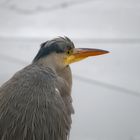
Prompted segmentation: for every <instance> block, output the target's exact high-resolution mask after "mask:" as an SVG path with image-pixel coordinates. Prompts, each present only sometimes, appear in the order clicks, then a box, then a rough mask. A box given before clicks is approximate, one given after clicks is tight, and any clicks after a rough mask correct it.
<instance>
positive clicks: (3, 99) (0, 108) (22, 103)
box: [0, 65, 71, 140]
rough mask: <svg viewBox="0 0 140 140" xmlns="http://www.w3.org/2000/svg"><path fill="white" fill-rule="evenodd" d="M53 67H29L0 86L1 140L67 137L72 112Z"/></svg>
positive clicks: (37, 139) (42, 139) (62, 138)
mask: <svg viewBox="0 0 140 140" xmlns="http://www.w3.org/2000/svg"><path fill="white" fill-rule="evenodd" d="M55 80H56V76H55V74H54V73H53V72H52V71H51V70H50V69H47V70H46V69H44V68H41V67H38V66H34V65H32V66H28V67H26V68H25V69H23V70H21V71H20V72H18V73H16V74H15V75H14V76H13V78H11V79H10V80H9V81H8V82H6V83H5V84H4V85H3V86H2V87H1V88H0V140H67V139H68V135H69V131H70V126H71V113H69V114H68V113H67V112H68V111H67V106H66V104H65V102H64V99H63V98H62V97H61V96H60V95H59V94H56V87H55V86H56V85H55Z"/></svg>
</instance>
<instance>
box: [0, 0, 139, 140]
mask: <svg viewBox="0 0 140 140" xmlns="http://www.w3.org/2000/svg"><path fill="white" fill-rule="evenodd" d="M139 26H140V1H139V0H57V1H56V0H40V1H39V0H0V85H1V84H2V83H4V82H5V81H6V80H8V79H9V78H10V77H11V76H12V75H13V74H14V73H15V72H16V71H18V70H20V69H22V68H23V67H24V66H26V65H28V64H30V63H31V61H32V59H33V58H34V56H35V55H36V53H37V51H38V49H39V47H40V44H41V43H42V42H44V41H46V40H48V39H51V38H54V37H57V36H68V37H69V38H71V39H72V40H73V42H74V43H75V46H76V47H90V48H99V49H105V50H108V51H110V54H107V55H103V56H98V57H92V58H88V59H86V60H84V61H81V62H79V63H75V64H72V66H71V67H72V71H73V76H74V80H73V93H72V96H73V104H74V108H75V115H73V124H72V131H71V137H70V140H140V27H139Z"/></svg>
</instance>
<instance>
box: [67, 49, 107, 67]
mask: <svg viewBox="0 0 140 140" xmlns="http://www.w3.org/2000/svg"><path fill="white" fill-rule="evenodd" d="M106 53H109V52H108V51H105V50H100V49H89V48H74V49H73V52H72V53H71V54H70V55H68V56H67V58H66V59H65V64H67V65H68V64H71V63H74V62H77V61H80V60H82V59H85V58H87V57H90V56H96V55H102V54H106Z"/></svg>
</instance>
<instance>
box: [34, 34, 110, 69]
mask: <svg viewBox="0 0 140 140" xmlns="http://www.w3.org/2000/svg"><path fill="white" fill-rule="evenodd" d="M106 53H108V51H105V50H100V49H89V48H75V46H74V44H73V42H72V41H71V40H70V39H69V38H68V37H59V38H55V39H52V40H49V41H46V42H44V43H42V44H41V48H40V50H39V52H38V54H37V55H36V57H35V58H34V60H33V62H36V61H39V60H44V61H43V62H44V63H45V62H46V63H47V64H48V63H52V65H54V64H55V65H59V66H61V67H66V66H68V65H69V64H71V63H74V62H77V61H80V60H83V59H85V58H87V57H89V56H96V55H102V54H106ZM47 60H49V61H47ZM50 61H51V62H50Z"/></svg>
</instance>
